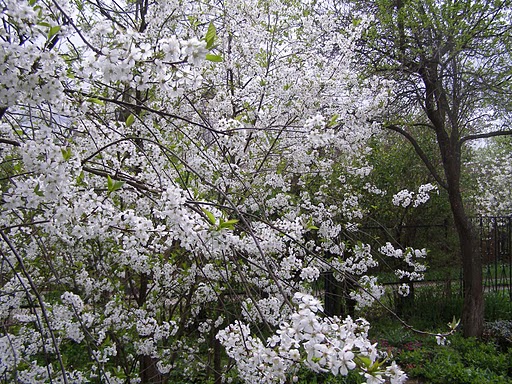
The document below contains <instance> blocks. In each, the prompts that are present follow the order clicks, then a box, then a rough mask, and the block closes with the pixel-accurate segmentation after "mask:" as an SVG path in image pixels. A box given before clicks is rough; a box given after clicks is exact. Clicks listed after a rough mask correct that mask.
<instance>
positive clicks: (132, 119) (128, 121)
mask: <svg viewBox="0 0 512 384" xmlns="http://www.w3.org/2000/svg"><path fill="white" fill-rule="evenodd" d="M134 122H135V116H133V114H130V116H128V117H127V118H126V126H127V127H130V126H131V125H132V124H133V123H134Z"/></svg>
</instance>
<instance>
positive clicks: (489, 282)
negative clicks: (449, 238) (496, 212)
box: [473, 216, 512, 300]
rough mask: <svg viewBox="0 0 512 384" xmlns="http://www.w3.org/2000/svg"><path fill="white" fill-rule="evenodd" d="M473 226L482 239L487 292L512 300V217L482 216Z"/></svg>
mask: <svg viewBox="0 0 512 384" xmlns="http://www.w3.org/2000/svg"><path fill="white" fill-rule="evenodd" d="M473 224H474V226H475V227H476V229H477V233H478V236H479V238H480V251H481V255H482V262H483V265H484V271H483V272H484V287H485V290H486V291H487V292H490V291H493V292H498V293H503V294H504V295H508V296H509V298H510V299H511V300H512V216H481V217H477V218H475V219H473Z"/></svg>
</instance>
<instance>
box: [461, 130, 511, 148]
mask: <svg viewBox="0 0 512 384" xmlns="http://www.w3.org/2000/svg"><path fill="white" fill-rule="evenodd" d="M497 136H512V130H505V131H493V132H487V133H478V134H475V135H467V136H464V137H462V138H461V139H460V140H459V145H462V144H464V143H465V142H466V141H469V140H477V139H488V138H490V137H497Z"/></svg>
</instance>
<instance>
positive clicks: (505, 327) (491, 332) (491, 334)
mask: <svg viewBox="0 0 512 384" xmlns="http://www.w3.org/2000/svg"><path fill="white" fill-rule="evenodd" d="M484 338H485V339H486V340H487V341H492V342H494V343H495V344H496V345H497V346H499V347H500V348H501V349H502V350H506V349H508V348H510V347H512V320H498V321H493V322H490V323H486V324H485V326H484Z"/></svg>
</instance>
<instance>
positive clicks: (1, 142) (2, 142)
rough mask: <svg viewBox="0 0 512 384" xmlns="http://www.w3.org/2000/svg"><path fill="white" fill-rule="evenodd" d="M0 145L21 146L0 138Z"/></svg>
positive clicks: (15, 142)
mask: <svg viewBox="0 0 512 384" xmlns="http://www.w3.org/2000/svg"><path fill="white" fill-rule="evenodd" d="M0 144H9V145H13V146H15V147H20V146H21V144H20V143H18V142H17V141H14V140H9V139H2V138H1V137H0Z"/></svg>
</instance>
